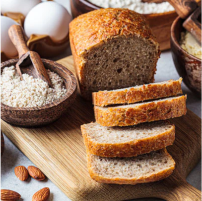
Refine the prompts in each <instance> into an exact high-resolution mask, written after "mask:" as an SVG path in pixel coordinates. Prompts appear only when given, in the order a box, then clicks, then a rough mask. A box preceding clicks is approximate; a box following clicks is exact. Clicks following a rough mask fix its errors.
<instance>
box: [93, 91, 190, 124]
mask: <svg viewBox="0 0 202 201" xmlns="http://www.w3.org/2000/svg"><path fill="white" fill-rule="evenodd" d="M186 99H187V96H186V95H183V96H178V97H170V98H165V99H161V100H156V101H150V102H143V103H135V104H130V105H121V106H113V107H106V108H105V107H99V106H95V107H94V112H95V119H96V122H97V123H99V124H100V125H102V126H130V125H136V124H139V123H143V122H151V121H158V120H165V119H170V118H174V117H180V116H182V115H185V114H186V112H187V109H186Z"/></svg>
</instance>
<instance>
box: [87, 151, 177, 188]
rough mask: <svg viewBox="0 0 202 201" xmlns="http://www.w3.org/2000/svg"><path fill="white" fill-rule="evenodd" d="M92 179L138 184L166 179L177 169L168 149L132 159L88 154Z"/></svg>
mask: <svg viewBox="0 0 202 201" xmlns="http://www.w3.org/2000/svg"><path fill="white" fill-rule="evenodd" d="M87 161H88V170H89V173H90V176H91V178H92V179H94V180H95V181H97V182H101V183H110V184H132V185H134V184H138V183H148V182H154V181H158V180H161V179H164V178H166V177H168V176H170V175H171V174H172V172H173V170H174V169H175V161H174V160H173V158H172V157H171V155H170V154H169V153H168V152H167V150H166V149H163V150H159V151H156V152H151V153H149V154H144V155H139V156H137V157H132V158H106V157H105V158H103V157H100V156H95V155H92V154H90V153H87Z"/></svg>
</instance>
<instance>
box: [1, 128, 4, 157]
mask: <svg viewBox="0 0 202 201" xmlns="http://www.w3.org/2000/svg"><path fill="white" fill-rule="evenodd" d="M3 152H4V136H3V133H2V131H1V156H2V155H3Z"/></svg>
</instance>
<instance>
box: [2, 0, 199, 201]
mask: <svg viewBox="0 0 202 201" xmlns="http://www.w3.org/2000/svg"><path fill="white" fill-rule="evenodd" d="M57 1H59V2H60V3H64V0H57ZM65 7H66V8H67V9H68V10H69V4H68V1H66V2H65ZM70 54H71V51H70V48H69V49H67V51H66V52H65V53H64V54H63V55H61V56H60V57H57V58H54V60H57V59H60V58H62V57H65V56H67V55H70ZM178 78H179V75H178V73H177V71H176V69H175V66H174V64H173V60H172V56H171V53H170V51H167V52H163V53H162V54H161V58H160V59H159V61H158V65H157V73H156V75H155V82H160V81H164V80H169V79H178ZM182 89H183V92H184V93H185V94H187V96H188V99H187V108H189V109H190V110H192V111H193V112H194V113H195V114H196V115H198V116H199V117H201V100H200V99H198V98H197V97H196V96H195V95H194V94H193V93H192V92H191V91H190V90H189V89H188V88H187V87H186V86H185V85H184V83H183V84H182ZM4 139H5V150H4V154H3V156H2V158H1V188H2V189H11V190H14V191H17V192H19V193H20V194H21V196H22V200H23V201H30V200H31V198H32V195H33V194H34V193H35V192H36V191H38V190H40V189H41V188H44V187H49V188H50V191H51V196H50V199H49V201H70V199H69V198H67V197H66V195H65V194H64V193H63V192H62V191H61V190H60V189H59V188H58V187H57V186H56V185H55V184H53V183H52V182H51V181H50V180H49V179H47V180H45V181H42V182H39V181H36V180H34V179H29V180H28V181H26V182H22V181H20V180H19V179H17V177H16V176H15V174H14V168H15V167H16V166H19V165H23V166H25V167H28V166H29V165H34V164H33V163H32V162H31V161H30V160H29V159H28V158H27V157H26V156H25V155H24V154H23V153H21V152H20V151H19V150H18V149H17V148H16V147H15V146H14V145H13V144H12V143H11V141H10V140H9V139H8V138H6V136H5V135H4ZM187 181H188V182H189V183H190V184H191V185H193V186H194V187H195V188H197V189H201V163H200V162H199V163H198V164H197V166H196V167H195V168H194V169H193V171H192V172H191V173H190V175H189V176H188V177H187ZM150 200H151V201H157V200H161V199H155V198H147V199H136V200H135V201H150Z"/></svg>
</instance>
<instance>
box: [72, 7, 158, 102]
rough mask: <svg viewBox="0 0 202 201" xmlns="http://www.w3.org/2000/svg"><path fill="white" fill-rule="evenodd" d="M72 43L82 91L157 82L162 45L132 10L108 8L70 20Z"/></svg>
mask: <svg viewBox="0 0 202 201" xmlns="http://www.w3.org/2000/svg"><path fill="white" fill-rule="evenodd" d="M70 45H71V50H72V54H73V57H74V64H75V69H76V72H77V78H78V81H79V86H80V92H81V95H82V96H83V97H85V98H86V99H92V92H97V91H99V90H112V89H120V88H124V87H131V86H135V85H141V84H148V83H152V82H153V81H154V74H155V71H156V63H157V60H158V58H159V55H160V50H159V44H158V43H157V41H156V39H155V37H154V36H153V35H152V33H151V30H150V28H149V26H148V25H147V22H146V20H145V18H144V17H143V16H142V15H141V14H138V13H136V12H134V11H132V10H128V9H118V8H107V9H100V10H95V11H92V12H89V13H86V14H83V15H80V16H79V17H77V18H76V19H74V20H73V21H72V22H71V23H70Z"/></svg>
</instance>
